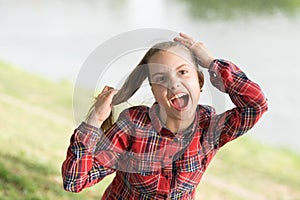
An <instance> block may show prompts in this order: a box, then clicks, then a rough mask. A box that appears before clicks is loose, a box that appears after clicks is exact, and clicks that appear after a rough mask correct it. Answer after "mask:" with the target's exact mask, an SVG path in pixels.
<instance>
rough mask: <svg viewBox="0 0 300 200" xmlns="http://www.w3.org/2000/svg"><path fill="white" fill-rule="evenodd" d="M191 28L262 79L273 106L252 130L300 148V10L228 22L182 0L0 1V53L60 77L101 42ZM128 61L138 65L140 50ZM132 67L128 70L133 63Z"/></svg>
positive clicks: (72, 72)
mask: <svg viewBox="0 0 300 200" xmlns="http://www.w3.org/2000/svg"><path fill="white" fill-rule="evenodd" d="M146 27H153V28H164V29H170V30H174V31H184V32H186V33H189V34H191V35H193V36H194V37H195V38H196V39H197V40H202V41H205V43H206V45H207V46H208V47H209V49H211V51H212V52H213V53H214V54H215V55H216V56H217V57H222V58H226V59H229V60H231V61H233V62H235V63H236V64H237V65H238V66H240V67H241V68H242V69H243V70H244V71H245V72H246V73H247V75H248V76H249V77H250V78H252V79H253V80H255V81H256V82H258V83H259V84H260V85H261V86H262V87H263V90H264V92H265V93H266V96H267V97H268V99H269V104H270V110H269V111H268V113H267V114H266V115H265V116H264V117H263V119H262V120H261V121H260V122H259V123H258V124H257V126H256V127H255V128H254V129H253V131H251V132H252V133H255V137H257V138H259V139H261V140H262V141H264V142H266V143H270V144H273V145H279V146H287V147H289V148H292V149H296V150H299V151H300V147H299V141H300V134H299V131H298V126H297V124H298V123H299V121H300V117H299V116H298V113H299V111H300V109H299V105H298V102H299V97H300V95H299V92H298V90H297V88H296V87H297V85H298V83H297V82H298V81H299V80H300V68H299V64H298V63H299V62H298V57H299V47H300V37H299V35H300V28H299V27H300V15H295V16H286V14H284V13H282V12H280V11H278V12H275V13H274V14H272V15H264V14H253V15H250V16H246V17H242V16H240V17H234V18H230V19H226V20H222V19H221V18H217V19H205V18H204V19H203V18H202V19H201V18H198V19H197V18H194V17H192V15H189V9H188V6H186V7H185V6H184V4H181V3H179V2H171V1H167V0H164V1H162V0H153V1H151V3H148V5H145V3H144V2H142V1H139V0H128V1H123V2H121V3H114V2H113V1H108V0H107V1H101V2H100V1H89V2H88V3H87V2H82V1H72V2H70V1H61V2H52V1H26V2H25V1H0V28H1V31H0V59H1V60H4V61H7V62H11V63H14V64H16V65H18V66H20V67H22V68H24V69H26V70H28V71H31V72H34V73H38V74H42V75H43V76H46V77H48V78H50V79H53V80H61V79H68V80H71V81H75V79H76V76H77V74H78V71H79V70H80V67H81V66H82V64H83V63H84V61H85V60H86V58H87V57H88V56H89V55H90V53H91V52H92V51H93V50H94V49H95V48H96V47H97V46H98V45H100V44H101V43H102V42H104V41H106V40H107V39H109V38H111V37H112V36H115V35H117V34H120V33H122V32H125V31H130V30H133V29H138V28H146ZM132 57H135V59H134V60H131V62H129V63H130V64H127V65H126V66H125V67H128V66H129V65H132V63H136V62H137V61H138V60H139V59H140V55H137V56H132ZM128 71H129V68H128Z"/></svg>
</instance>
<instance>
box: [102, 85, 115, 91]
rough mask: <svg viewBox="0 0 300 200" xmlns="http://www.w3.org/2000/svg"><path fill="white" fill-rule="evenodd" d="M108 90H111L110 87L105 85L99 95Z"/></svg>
mask: <svg viewBox="0 0 300 200" xmlns="http://www.w3.org/2000/svg"><path fill="white" fill-rule="evenodd" d="M110 89H113V87H110V86H108V85H106V86H105V87H104V88H103V90H102V92H101V93H104V92H107V91H108V90H110Z"/></svg>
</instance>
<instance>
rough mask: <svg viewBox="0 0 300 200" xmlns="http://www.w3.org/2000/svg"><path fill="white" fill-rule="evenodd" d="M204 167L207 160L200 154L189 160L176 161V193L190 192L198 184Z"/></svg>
mask: <svg viewBox="0 0 300 200" xmlns="http://www.w3.org/2000/svg"><path fill="white" fill-rule="evenodd" d="M206 166H207V158H206V157H203V156H202V155H201V154H200V152H199V153H198V154H196V155H194V156H191V157H189V158H186V159H183V160H178V161H176V167H177V176H176V190H177V191H178V192H192V190H194V189H195V188H196V187H197V185H198V184H199V183H200V180H201V178H202V175H203V173H204V171H205V169H206Z"/></svg>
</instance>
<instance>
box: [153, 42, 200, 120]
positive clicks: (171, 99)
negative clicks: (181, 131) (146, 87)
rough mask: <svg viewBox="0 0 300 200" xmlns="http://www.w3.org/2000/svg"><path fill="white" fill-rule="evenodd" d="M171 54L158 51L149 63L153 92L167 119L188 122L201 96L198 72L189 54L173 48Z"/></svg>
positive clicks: (192, 116)
mask: <svg viewBox="0 0 300 200" xmlns="http://www.w3.org/2000/svg"><path fill="white" fill-rule="evenodd" d="M171 51H172V52H175V53H172V52H168V51H159V52H158V53H156V54H154V55H153V56H152V57H151V58H150V60H149V62H148V64H149V65H148V66H149V78H150V82H151V84H152V86H151V88H152V92H153V94H154V97H155V99H156V101H157V102H158V104H159V105H160V106H162V107H163V108H164V109H165V112H166V114H167V117H169V118H172V119H176V120H187V119H191V118H194V115H195V111H196V107H197V104H198V101H199V97H200V85H199V79H198V73H197V70H196V67H195V64H194V63H193V61H192V57H191V55H190V54H188V53H187V52H185V51H184V50H182V49H180V48H175V47H173V48H172V49H171Z"/></svg>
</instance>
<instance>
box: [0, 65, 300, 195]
mask: <svg viewBox="0 0 300 200" xmlns="http://www.w3.org/2000/svg"><path fill="white" fill-rule="evenodd" d="M0 70H1V73H0V80H1V81H0V97H1V98H0V102H1V103H0V110H1V115H0V121H1V126H0V127H1V134H0V141H1V148H0V199H5V200H14V199H25V200H27V199H28V200H29V199H32V200H33V199H43V200H44V199H49V200H50V199H99V197H100V196H101V194H102V193H103V192H104V190H105V188H106V187H107V185H108V184H109V183H110V181H111V180H112V178H113V176H109V177H107V178H106V179H104V180H103V181H102V182H100V183H99V184H97V185H96V186H93V187H91V188H89V189H86V190H84V191H83V192H81V193H79V194H73V193H69V192H66V191H64V190H63V188H62V180H61V175H60V167H61V164H62V162H63V160H64V158H65V155H66V149H67V146H68V141H69V138H70V136H71V134H72V131H73V129H74V128H75V127H74V120H73V115H72V91H73V89H72V85H71V84H70V83H67V82H60V83H54V82H51V81H49V80H46V79H44V78H41V77H39V76H36V75H32V74H30V73H27V72H24V71H22V70H20V69H18V68H16V67H13V66H10V65H8V64H6V63H0ZM8 97H9V98H8ZM87 109H88V108H87ZM299 169H300V156H299V154H297V153H294V152H291V151H290V150H287V149H278V148H274V147H270V146H266V145H264V144H261V143H259V142H257V141H256V140H254V139H252V138H251V137H249V135H248V136H244V137H242V138H241V139H238V140H237V141H234V142H232V143H230V144H228V145H226V146H225V147H224V148H222V149H221V150H220V152H219V153H218V154H217V156H216V157H215V159H214V160H213V161H212V163H211V166H210V167H209V169H208V170H207V172H206V173H205V175H204V177H203V181H202V182H201V184H200V186H199V187H198V189H197V190H198V196H197V197H199V198H200V197H201V198H202V199H212V200H217V199H230V200H232V199H233V200H237V199H257V198H253V197H254V196H255V195H258V196H259V197H263V198H264V199H274V200H277V199H278V200H279V199H299V198H300V192H299V191H298V189H299V188H300V187H299V186H300V183H299V177H300V170H299ZM255 197H256V196H255Z"/></svg>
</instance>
